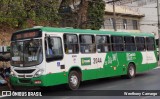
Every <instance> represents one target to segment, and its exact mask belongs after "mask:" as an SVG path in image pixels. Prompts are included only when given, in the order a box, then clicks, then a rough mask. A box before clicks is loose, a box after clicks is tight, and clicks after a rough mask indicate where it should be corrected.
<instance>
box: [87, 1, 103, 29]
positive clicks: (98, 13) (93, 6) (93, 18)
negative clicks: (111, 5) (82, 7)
mask: <svg viewBox="0 0 160 99" xmlns="http://www.w3.org/2000/svg"><path fill="white" fill-rule="evenodd" d="M104 10H105V3H104V1H103V0H92V1H90V2H89V3H88V22H87V28H90V29H93V30H98V29H100V28H101V27H102V25H103V22H104V14H105V12H104Z"/></svg>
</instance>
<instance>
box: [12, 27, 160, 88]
mask: <svg viewBox="0 0 160 99" xmlns="http://www.w3.org/2000/svg"><path fill="white" fill-rule="evenodd" d="M155 67H157V52H156V47H155V39H154V35H152V34H148V33H123V32H113V31H98V30H82V29H72V28H52V27H36V28H30V29H25V30H20V31H17V32H15V33H13V35H12V38H11V76H10V80H11V84H12V85H14V86H37V87H47V86H54V85H60V84H68V86H69V88H70V89H71V90H76V89H77V88H78V87H79V85H80V82H82V81H86V80H92V79H99V78H105V77H113V76H120V75H126V76H127V77H128V78H133V77H135V75H136V73H141V72H145V71H148V70H151V69H153V68H155Z"/></svg>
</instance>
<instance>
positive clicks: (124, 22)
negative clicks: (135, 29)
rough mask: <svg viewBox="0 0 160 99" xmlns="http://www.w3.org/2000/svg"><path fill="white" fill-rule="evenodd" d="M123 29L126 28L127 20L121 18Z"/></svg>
mask: <svg viewBox="0 0 160 99" xmlns="http://www.w3.org/2000/svg"><path fill="white" fill-rule="evenodd" d="M123 29H125V30H126V29H127V20H126V19H123Z"/></svg>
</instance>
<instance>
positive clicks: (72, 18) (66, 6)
mask: <svg viewBox="0 0 160 99" xmlns="http://www.w3.org/2000/svg"><path fill="white" fill-rule="evenodd" d="M104 9H105V3H104V1H103V0H90V1H89V0H62V1H61V4H60V9H59V13H60V15H61V18H62V22H63V24H62V25H61V26H63V27H74V28H89V29H100V28H101V25H102V24H103V16H104ZM62 22H61V23H62Z"/></svg>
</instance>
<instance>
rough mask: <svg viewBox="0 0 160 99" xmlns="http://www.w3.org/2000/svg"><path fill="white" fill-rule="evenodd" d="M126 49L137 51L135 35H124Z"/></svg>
mask: <svg viewBox="0 0 160 99" xmlns="http://www.w3.org/2000/svg"><path fill="white" fill-rule="evenodd" d="M124 41H125V50H126V51H136V46H135V41H134V37H127V36H126V37H124Z"/></svg>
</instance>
